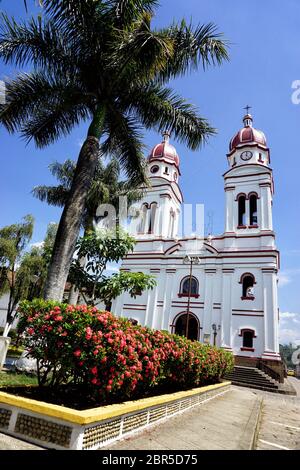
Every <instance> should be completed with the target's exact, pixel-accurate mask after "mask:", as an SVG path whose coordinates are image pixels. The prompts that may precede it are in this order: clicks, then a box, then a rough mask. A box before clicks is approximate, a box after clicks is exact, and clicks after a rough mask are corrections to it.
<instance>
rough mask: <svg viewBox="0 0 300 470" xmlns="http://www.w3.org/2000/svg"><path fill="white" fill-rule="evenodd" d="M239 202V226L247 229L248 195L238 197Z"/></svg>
mask: <svg viewBox="0 0 300 470" xmlns="http://www.w3.org/2000/svg"><path fill="white" fill-rule="evenodd" d="M237 200H238V210H239V214H238V217H239V220H238V225H239V227H245V226H246V195H245V194H240V195H239V196H238V197H237Z"/></svg>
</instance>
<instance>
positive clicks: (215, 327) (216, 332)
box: [211, 323, 221, 346]
mask: <svg viewBox="0 0 300 470" xmlns="http://www.w3.org/2000/svg"><path fill="white" fill-rule="evenodd" d="M211 327H212V330H213V332H214V346H216V338H217V334H218V331H217V330H220V328H221V325H218V327H217V325H216V324H215V323H213V324H212V325H211Z"/></svg>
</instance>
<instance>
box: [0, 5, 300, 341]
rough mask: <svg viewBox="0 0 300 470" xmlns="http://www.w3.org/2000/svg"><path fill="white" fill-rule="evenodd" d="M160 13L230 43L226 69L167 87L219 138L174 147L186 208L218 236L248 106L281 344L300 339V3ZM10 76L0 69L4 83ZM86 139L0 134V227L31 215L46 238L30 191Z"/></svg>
mask: <svg viewBox="0 0 300 470" xmlns="http://www.w3.org/2000/svg"><path fill="white" fill-rule="evenodd" d="M30 1H31V2H32V4H33V3H34V0H29V3H30ZM160 5H161V6H160V8H159V9H158V11H157V15H156V17H155V24H157V25H158V26H165V25H167V24H169V23H171V22H172V21H173V20H180V19H181V18H182V17H185V18H186V19H187V20H190V19H191V20H192V22H193V23H194V24H197V23H207V22H214V23H216V25H217V26H218V28H219V30H220V31H221V32H223V33H224V36H225V37H226V38H227V39H228V40H229V41H230V43H231V46H230V62H228V63H226V64H224V65H222V66H221V67H216V68H210V69H208V70H207V71H205V72H203V71H199V72H198V73H192V74H191V75H190V76H188V77H184V78H182V79H178V80H176V81H175V82H174V83H173V86H174V87H175V88H176V90H177V91H178V92H180V93H181V94H182V95H183V96H185V97H186V98H187V99H188V100H189V101H190V102H192V103H193V104H195V105H196V106H198V108H199V110H200V111H201V113H202V115H203V116H205V117H207V118H208V119H209V121H210V123H211V124H212V125H213V126H214V127H216V128H217V129H218V134H217V136H215V137H213V138H211V139H210V141H209V143H208V144H207V145H206V146H205V147H204V148H203V149H202V150H200V151H197V152H192V151H190V150H188V149H187V148H185V147H184V146H183V145H179V144H175V145H176V148H177V150H178V153H179V155H180V158H181V173H182V177H181V181H180V184H181V188H182V190H183V194H184V197H185V202H187V203H194V204H195V203H204V204H205V213H206V214H207V213H209V212H210V213H213V232H214V233H222V231H223V229H224V191H223V179H222V174H223V173H224V171H226V169H227V162H226V152H227V150H228V143H229V140H230V138H231V137H232V135H233V134H234V133H235V132H236V131H237V130H238V129H239V128H240V127H241V125H242V123H241V120H242V116H243V112H244V111H243V108H244V106H246V104H249V105H251V106H252V109H251V112H252V114H253V117H254V126H255V127H257V128H259V129H262V130H263V131H264V132H265V134H266V136H267V141H268V145H269V146H270V149H271V163H272V168H273V169H274V179H275V198H274V225H275V230H276V234H277V245H278V248H279V249H280V251H281V272H280V290H279V299H280V310H281V312H282V313H283V315H282V321H281V340H282V341H283V340H284V341H288V340H290V339H291V340H293V341H295V340H299V341H300V297H299V290H298V289H299V286H300V242H299V235H300V233H299V232H300V219H299V192H298V184H299V171H300V164H299V135H300V104H299V105H295V104H293V103H292V100H291V96H292V92H293V90H292V82H293V81H294V80H300V54H299V51H300V46H299V44H300V29H299V17H300V2H299V0H285V1H284V2H282V0H265V1H263V2H262V1H260V0H252V2H249V3H247V4H246V3H245V2H239V1H237V0H209V1H202V0H185V1H183V0H161V2H160ZM0 10H2V11H5V12H6V13H8V14H13V15H15V16H17V17H19V16H20V15H21V16H26V15H25V10H24V7H23V0H2V1H1V2H0ZM16 72H17V70H14V69H12V68H8V67H5V66H4V65H3V64H2V63H1V62H0V79H3V77H5V76H6V75H12V74H14V73H16ZM85 133H86V125H84V124H83V125H82V126H80V127H79V128H77V129H75V130H74V132H72V134H71V135H69V136H68V137H67V138H66V139H61V140H60V141H59V142H57V143H56V144H55V145H52V146H51V147H48V148H46V149H43V150H38V149H36V148H35V147H34V144H32V143H31V144H29V145H27V146H26V145H25V143H24V141H22V140H21V138H20V137H19V136H18V135H9V134H8V133H7V132H6V130H4V129H3V128H1V127H0V142H1V147H0V159H1V167H0V168H1V173H0V178H1V185H0V201H1V211H0V226H3V225H6V224H10V223H14V222H16V221H18V220H20V219H21V218H22V217H23V216H24V215H25V214H27V213H31V214H33V215H34V216H35V219H36V225H35V232H34V238H33V241H34V242H38V241H40V240H42V239H43V237H44V234H45V231H46V227H47V224H48V223H49V222H50V221H56V220H58V219H59V216H60V211H59V210H57V209H55V208H51V207H48V206H47V205H46V204H43V203H41V202H39V201H37V200H35V199H34V198H33V197H32V196H31V194H30V191H31V189H32V188H33V186H35V185H38V184H51V183H52V182H53V179H52V177H51V176H50V175H49V171H48V169H47V167H48V165H49V163H51V162H52V161H54V160H59V161H64V160H65V159H66V158H73V159H76V158H77V156H78V152H79V146H80V142H81V141H82V139H83V138H84V136H85ZM159 140H160V137H159V136H158V135H157V134H156V133H155V132H148V133H146V134H145V144H146V145H147V146H148V147H149V148H150V147H151V146H153V145H154V144H155V143H157V142H158V141H159Z"/></svg>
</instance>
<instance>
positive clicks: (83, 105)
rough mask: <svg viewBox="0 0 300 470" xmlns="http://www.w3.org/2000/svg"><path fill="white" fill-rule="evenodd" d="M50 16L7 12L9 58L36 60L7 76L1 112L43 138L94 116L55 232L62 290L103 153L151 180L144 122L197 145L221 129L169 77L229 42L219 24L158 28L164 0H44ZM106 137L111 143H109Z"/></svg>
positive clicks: (4, 44) (53, 272)
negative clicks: (22, 17) (21, 17)
mask: <svg viewBox="0 0 300 470" xmlns="http://www.w3.org/2000/svg"><path fill="white" fill-rule="evenodd" d="M42 3H43V17H42V18H41V17H40V16H39V17H38V19H37V20H35V19H34V18H32V19H30V20H29V21H28V22H27V23H26V22H25V23H20V24H18V22H17V21H15V20H14V19H9V18H7V17H6V16H5V15H2V24H1V30H0V57H1V58H2V59H3V61H4V62H5V63H6V64H14V65H17V66H23V67H24V66H26V67H28V63H30V64H31V65H32V66H33V72H31V73H28V72H26V73H20V74H19V75H17V77H16V78H13V79H10V80H7V82H6V103H5V104H4V105H2V107H1V111H0V121H1V122H2V123H3V125H4V126H5V127H6V128H7V129H8V131H9V132H16V131H20V132H21V135H22V136H23V137H24V138H25V139H27V140H31V139H33V140H34V141H35V143H36V145H37V146H38V147H45V146H47V145H49V144H51V143H52V142H55V141H56V140H57V139H58V138H59V137H60V136H61V135H67V134H68V133H69V132H70V131H71V130H72V129H73V127H74V126H75V125H78V124H79V123H81V122H82V121H88V123H89V126H88V131H87V136H86V139H85V141H84V143H83V145H82V148H81V150H80V154H79V157H78V161H77V166H76V170H75V175H74V179H73V182H72V187H71V190H70V193H69V197H68V199H67V202H66V204H65V206H64V210H63V213H62V216H61V219H60V223H59V227H58V231H57V236H56V240H55V245H54V250H53V256H52V260H51V263H50V267H49V272H48V279H47V283H46V289H45V297H46V298H47V299H51V298H52V299H58V300H59V299H61V298H62V295H63V291H64V286H65V281H66V279H67V275H68V272H69V266H70V264H71V260H72V257H73V253H74V250H75V246H76V241H77V238H78V234H79V231H80V225H81V217H82V215H83V213H84V207H85V202H86V198H87V194H88V191H89V188H90V186H91V183H92V178H93V175H94V172H95V168H96V165H97V161H98V158H99V155H101V156H103V155H105V154H108V153H109V154H111V155H116V156H117V157H118V158H119V160H120V163H121V166H122V169H124V171H125V173H126V174H127V177H130V178H131V179H132V180H133V181H135V182H138V183H144V182H145V173H144V171H143V170H144V168H143V164H142V162H143V144H142V133H141V129H142V127H143V128H146V129H152V128H158V130H160V131H162V130H163V129H166V128H168V129H169V130H170V131H172V132H173V133H174V134H175V137H176V138H177V139H178V140H179V141H181V142H184V143H186V144H187V145H188V147H189V148H191V149H193V150H195V149H197V148H199V146H200V145H201V144H203V143H204V142H205V141H206V139H207V138H208V137H209V136H210V135H212V134H214V133H215V130H214V129H213V128H212V127H211V126H210V125H209V123H208V122H207V120H206V119H204V118H202V117H201V116H199V114H198V111H197V109H196V108H195V107H194V106H192V105H191V104H189V103H188V102H187V101H185V100H184V99H183V98H182V97H181V96H179V95H177V94H175V93H174V92H173V90H172V89H171V88H168V87H166V84H167V83H168V82H169V81H170V80H171V79H173V78H175V77H178V76H182V75H184V74H186V73H188V72H189V71H191V70H197V68H198V67H199V64H201V65H202V66H203V67H204V68H205V67H206V66H208V65H211V64H212V65H214V64H221V63H222V61H223V60H224V59H227V58H228V55H227V50H226V45H225V43H224V41H222V39H221V37H220V35H219V34H218V33H217V32H216V27H215V26H214V25H213V24H207V25H198V26H196V27H193V26H192V25H189V24H187V23H186V22H185V21H184V20H182V21H181V22H180V23H179V24H175V23H173V24H172V25H170V26H169V27H167V28H163V29H160V30H152V29H151V19H152V16H153V14H154V12H155V8H156V7H157V1H156V0H139V1H136V0H81V1H80V2H78V0H43V2H42ZM100 140H101V144H100Z"/></svg>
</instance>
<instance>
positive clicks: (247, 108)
mask: <svg viewBox="0 0 300 470" xmlns="http://www.w3.org/2000/svg"><path fill="white" fill-rule="evenodd" d="M251 108H252V106H249V105H248V104H247V106H245V107H244V109H245V110H246V114H249V109H251Z"/></svg>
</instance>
